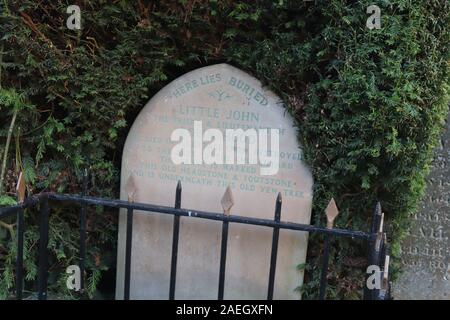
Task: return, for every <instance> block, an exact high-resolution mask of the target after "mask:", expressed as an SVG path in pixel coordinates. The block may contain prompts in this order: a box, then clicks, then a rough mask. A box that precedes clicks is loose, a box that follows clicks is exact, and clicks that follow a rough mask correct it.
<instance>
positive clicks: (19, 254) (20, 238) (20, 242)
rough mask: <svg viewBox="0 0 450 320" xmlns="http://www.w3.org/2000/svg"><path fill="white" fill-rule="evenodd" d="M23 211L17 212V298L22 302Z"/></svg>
mask: <svg viewBox="0 0 450 320" xmlns="http://www.w3.org/2000/svg"><path fill="white" fill-rule="evenodd" d="M23 233H24V225H23V210H22V209H19V211H17V258H16V298H17V299H18V300H22V292H23Z"/></svg>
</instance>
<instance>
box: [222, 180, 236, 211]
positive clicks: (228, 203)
mask: <svg viewBox="0 0 450 320" xmlns="http://www.w3.org/2000/svg"><path fill="white" fill-rule="evenodd" d="M220 203H221V204H222V208H223V213H224V214H226V215H229V214H230V210H231V207H232V206H233V205H234V198H233V193H232V192H231V188H230V186H228V187H227V190H225V193H224V194H223V197H222V200H221V201H220Z"/></svg>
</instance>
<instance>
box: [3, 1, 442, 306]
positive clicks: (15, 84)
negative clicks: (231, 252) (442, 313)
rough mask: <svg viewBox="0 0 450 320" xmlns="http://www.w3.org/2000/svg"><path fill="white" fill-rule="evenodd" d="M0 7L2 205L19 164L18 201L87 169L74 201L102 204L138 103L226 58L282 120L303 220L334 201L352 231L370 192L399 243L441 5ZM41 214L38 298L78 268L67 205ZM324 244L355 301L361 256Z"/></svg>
mask: <svg viewBox="0 0 450 320" xmlns="http://www.w3.org/2000/svg"><path fill="white" fill-rule="evenodd" d="M71 4H77V5H79V6H80V8H81V14H82V29H81V30H80V31H76V30H69V29H68V28H67V27H66V19H67V17H68V14H67V13H66V8H67V6H68V5H71ZM371 4H377V5H378V6H379V7H380V8H381V13H382V28H381V29H380V30H369V29H367V28H366V20H367V18H368V16H369V15H368V14H367V13H366V8H367V7H368V6H369V5H371ZM0 10H1V17H0V51H1V52H0V56H1V59H0V62H1V68H0V70H1V72H0V85H1V88H0V111H1V112H0V123H1V124H2V125H1V127H0V155H1V160H2V161H3V157H4V154H5V152H7V158H6V160H7V162H6V163H7V166H6V169H5V173H4V175H5V178H4V181H3V186H1V188H2V189H3V196H2V198H1V199H2V203H9V202H11V198H8V197H7V196H11V195H12V194H13V192H14V181H15V180H16V179H17V174H18V172H19V171H23V172H24V173H25V177H26V182H27V188H28V191H29V192H30V193H36V192H39V191H42V190H52V191H59V192H79V191H80V187H81V176H82V172H83V170H84V168H89V170H90V173H91V176H90V181H89V182H90V184H89V185H90V188H89V193H90V194H91V195H98V196H104V197H117V196H118V189H119V171H120V160H121V152H122V148H123V143H124V141H125V138H126V135H127V132H128V129H129V127H130V125H131V124H132V123H133V120H134V118H135V117H136V115H137V113H138V112H139V111H140V109H141V108H142V107H143V106H144V104H145V103H146V102H147V101H148V99H149V98H150V97H151V96H152V95H153V94H154V93H156V92H157V91H158V90H159V89H161V88H162V87H163V86H164V85H166V84H167V83H168V82H170V81H171V80H173V79H175V78H176V77H177V76H179V75H181V74H183V73H185V72H187V71H190V70H193V69H195V68H198V67H201V66H205V65H210V64H214V63H218V62H227V63H230V64H232V65H234V66H236V67H239V68H241V69H244V70H246V71H247V72H249V73H251V74H253V75H255V77H257V78H258V79H260V80H261V81H263V82H264V83H265V84H266V85H267V86H269V87H271V88H272V89H273V90H274V91H275V92H276V93H277V94H279V95H280V96H281V97H282V98H283V100H284V102H285V104H286V107H287V108H288V110H289V111H290V112H291V113H292V114H293V115H294V117H295V120H296V125H297V126H298V128H299V141H300V142H301V144H302V147H303V150H304V154H305V158H306V161H307V162H308V164H309V166H310V167H311V170H312V172H313V175H314V180H315V190H314V212H313V215H314V216H313V221H314V223H317V224H322V223H323V220H324V219H323V218H324V217H323V209H324V207H325V206H326V204H327V202H328V201H329V199H330V198H331V197H334V198H335V199H336V202H337V204H338V206H339V209H340V212H341V213H340V216H339V218H338V222H337V226H339V227H344V228H355V229H364V228H367V223H368V219H369V216H370V212H371V209H372V206H373V204H374V202H375V201H376V200H377V199H378V200H380V201H381V202H382V206H383V209H384V212H385V213H386V215H387V216H388V217H389V223H388V224H387V225H388V227H389V228H388V232H389V234H390V236H391V237H392V240H394V243H398V239H400V236H401V234H402V230H403V229H404V227H405V225H406V224H407V221H408V216H409V215H410V214H411V213H412V212H414V210H415V209H416V207H417V204H418V201H419V200H420V197H421V195H422V193H423V189H424V178H425V176H426V174H427V172H428V167H429V164H430V160H431V158H432V150H433V147H434V146H435V145H436V142H437V139H438V137H439V134H440V130H441V127H442V123H443V120H444V119H445V116H446V113H447V110H448V107H447V102H448V80H449V40H450V5H449V2H448V1H446V0H429V1H419V0H416V1H414V0H413V1H411V0H392V1H387V0H377V1H364V0H363V1H345V0H323V1H320V0H318V1H310V2H305V1H300V0H298V1H286V0H284V1H283V0H277V1H262V0H257V1H251V2H249V1H232V0H222V1H218V0H198V1H193V0H164V1H146V0H139V1H125V0H122V1H120V0H117V1H106V0H96V1H93V0H92V1H90V0H78V1H62V0H55V1H30V0H19V1H12V0H2V1H0ZM14 113H16V116H17V118H16V120H15V123H14V125H13V128H12V133H11V134H10V136H11V139H10V140H11V142H10V145H9V148H8V150H5V149H6V141H7V137H8V131H9V128H10V127H11V121H12V117H13V115H14ZM56 211H57V213H56V214H53V215H52V216H53V218H52V221H51V226H52V228H51V235H50V249H51V252H52V260H51V270H50V272H51V277H50V284H51V287H50V289H51V290H53V291H54V292H55V293H56V294H59V295H64V296H72V294H71V293H70V292H68V291H67V290H66V289H65V283H64V282H65V275H64V273H61V271H64V269H65V267H66V266H67V265H69V264H72V263H75V262H76V259H77V254H78V244H77V239H78V238H77V237H78V234H77V232H78V231H77V223H78V218H77V214H78V209H77V208H70V207H61V208H58V209H57V210H56ZM35 216H36V214H35V212H31V211H30V212H27V214H26V221H27V225H29V226H30V227H29V228H28V229H27V233H26V248H25V249H26V250H25V251H26V256H25V261H26V272H27V283H26V288H27V290H33V289H35V281H34V280H35V279H36V261H37V260H36V252H35V251H36V250H34V251H33V248H34V247H35V245H36V242H37V241H38V234H37V224H36V218H35ZM89 216H90V217H91V218H90V220H89V221H88V222H89V223H88V229H89V236H88V272H87V275H86V276H87V280H88V281H87V282H88V285H89V290H88V294H90V295H91V296H92V295H93V294H94V292H95V289H96V286H97V284H98V281H99V279H100V274H101V271H102V270H106V269H108V268H113V267H114V265H115V262H114V258H111V257H114V255H115V241H116V221H115V219H114V216H115V215H114V214H112V213H111V212H108V211H102V210H100V209H96V210H95V211H93V212H90V213H89ZM6 222H7V223H11V224H12V223H13V222H14V221H13V220H11V221H6ZM0 237H1V243H0V268H1V269H2V275H1V277H0V293H1V295H2V296H3V297H6V296H8V294H9V293H10V292H11V289H12V286H13V285H14V280H13V274H14V268H13V262H14V259H13V257H14V256H13V254H14V252H15V248H14V244H13V243H14V242H13V241H10V239H11V235H10V234H9V233H8V231H7V229H4V228H2V227H0ZM318 240H319V239H316V238H315V237H312V242H311V244H310V249H309V259H308V264H307V265H306V270H307V279H306V280H307V281H306V283H307V284H306V285H305V286H304V287H303V288H302V291H303V293H304V297H306V298H308V297H314V295H315V294H316V293H315V291H314V290H313V289H315V288H316V287H317V275H316V274H315V273H316V272H317V270H318V269H317V268H314V265H315V264H316V263H317V260H316V259H317V256H318V253H320V250H321V246H320V245H319V244H317V243H319V242H318ZM333 247H334V251H333V256H334V257H335V259H336V260H334V264H333V265H332V266H331V267H332V272H331V279H330V288H331V293H330V295H331V296H333V297H340V298H354V297H355V296H354V293H355V292H357V290H356V289H358V290H359V289H360V288H361V285H362V283H360V282H361V281H360V280H361V279H362V272H363V270H362V269H361V268H360V267H361V265H362V264H361V263H359V262H358V260H357V259H348V257H349V256H350V257H351V256H354V257H355V256H356V257H359V256H361V255H363V254H364V250H363V246H359V245H357V244H356V245H355V242H351V241H350V242H348V241H339V242H336V243H335V244H334V246H333ZM394 249H396V248H395V247H394ZM394 251H395V250H394ZM338 253H339V254H338ZM394 253H395V252H394ZM301 267H304V266H301ZM355 279H356V280H355ZM358 281H359V282H358Z"/></svg>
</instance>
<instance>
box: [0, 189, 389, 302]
mask: <svg viewBox="0 0 450 320" xmlns="http://www.w3.org/2000/svg"><path fill="white" fill-rule="evenodd" d="M83 190H84V191H83V193H82V194H81V195H71V194H60V193H53V192H48V193H41V194H37V195H33V196H30V197H28V198H26V199H24V200H23V202H21V203H19V204H18V205H15V206H10V207H3V208H0V219H2V218H5V217H7V216H11V215H13V214H16V215H17V259H16V288H15V297H16V298H17V299H22V292H23V237H24V218H23V212H24V209H26V208H31V207H34V206H36V205H37V204H38V203H39V204H40V227H39V234H40V240H39V270H38V299H40V300H45V299H46V298H47V275H48V252H47V245H48V233H49V214H50V206H49V201H50V200H51V201H64V202H72V203H77V204H80V205H81V211H80V249H79V250H80V261H79V267H80V271H81V278H80V286H81V289H83V288H84V281H83V278H84V277H83V275H84V270H85V259H86V213H87V206H88V205H95V206H99V205H100V206H104V207H111V208H123V209H126V210H127V213H126V214H127V219H126V221H127V223H126V225H127V227H126V246H125V277H124V299H125V300H128V299H129V298H130V271H131V251H132V233H133V212H134V210H139V211H144V212H147V213H151V214H155V213H159V214H168V215H173V216H174V223H173V241H172V260H171V268H170V289H169V297H168V298H169V299H171V300H172V299H175V288H176V275H177V255H178V237H179V228H180V218H181V217H186V218H187V219H198V218H200V219H208V220H216V221H222V243H221V254H220V270H219V279H218V281H219V286H218V294H217V297H218V299H219V300H222V299H223V297H224V284H225V266H226V257H227V241H228V225H229V223H239V224H250V225H255V226H263V227H268V228H272V229H273V238H272V249H271V258H270V269H269V270H270V271H269V274H268V290H267V299H268V300H271V299H272V298H273V291H274V281H275V271H276V263H277V250H278V238H279V230H280V229H289V230H296V231H306V232H312V233H320V234H323V235H324V237H325V241H324V250H323V257H322V270H321V277H320V292H319V299H325V297H326V287H327V278H328V261H329V246H330V238H331V237H348V238H352V239H359V240H362V241H366V242H367V244H368V265H375V266H378V267H379V269H380V270H381V272H380V275H379V276H380V277H381V279H382V280H381V282H382V286H381V287H378V288H374V289H369V288H368V286H367V285H366V283H364V288H365V289H364V299H368V300H381V299H383V300H384V299H389V298H390V283H389V273H388V264H389V256H388V251H389V249H388V246H387V242H386V234H385V233H384V232H383V214H382V212H381V206H380V204H379V203H377V205H376V206H375V209H374V211H373V217H372V224H371V230H370V232H367V233H366V232H362V231H354V230H346V229H338V228H333V227H326V228H325V227H319V226H314V225H307V224H300V223H292V222H283V221H282V220H281V211H282V198H281V194H279V195H278V197H277V199H276V203H275V216H274V220H269V219H258V218H251V217H245V216H238V215H226V214H223V213H214V212H206V211H196V210H189V209H182V208H181V195H182V186H181V182H178V184H177V186H176V192H175V205H174V207H167V206H159V205H154V204H148V203H135V202H131V201H123V200H111V199H104V198H97V197H90V196H87V195H86V190H87V185H86V183H84V188H83ZM22 198H23V197H22ZM369 276H370V275H367V276H366V279H362V280H361V281H365V282H366V280H367V279H368V277H369Z"/></svg>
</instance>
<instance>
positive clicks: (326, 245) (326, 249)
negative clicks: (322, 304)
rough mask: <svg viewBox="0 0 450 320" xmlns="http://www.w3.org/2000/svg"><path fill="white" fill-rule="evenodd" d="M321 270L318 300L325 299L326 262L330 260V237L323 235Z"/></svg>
mask: <svg viewBox="0 0 450 320" xmlns="http://www.w3.org/2000/svg"><path fill="white" fill-rule="evenodd" d="M322 259H323V260H322V270H321V274H320V291H319V300H324V299H325V291H326V289H327V276H328V262H329V260H330V236H329V235H328V234H326V235H325V239H324V249H323V258H322Z"/></svg>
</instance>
